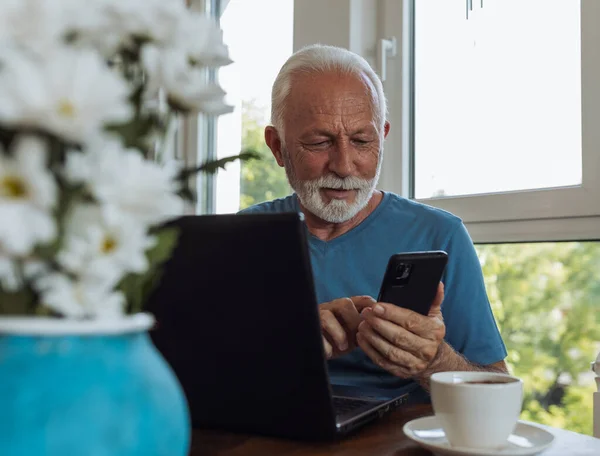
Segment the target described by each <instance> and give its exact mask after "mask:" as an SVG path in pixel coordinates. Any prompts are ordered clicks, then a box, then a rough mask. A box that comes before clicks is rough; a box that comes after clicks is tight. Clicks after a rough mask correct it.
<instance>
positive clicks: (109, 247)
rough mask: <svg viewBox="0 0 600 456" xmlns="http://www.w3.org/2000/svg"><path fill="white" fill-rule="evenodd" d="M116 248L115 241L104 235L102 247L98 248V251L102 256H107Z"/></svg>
mask: <svg viewBox="0 0 600 456" xmlns="http://www.w3.org/2000/svg"><path fill="white" fill-rule="evenodd" d="M116 248H117V240H116V239H115V238H114V237H112V236H111V235H109V234H108V235H106V236H105V237H104V240H103V241H102V245H101V247H100V251H101V252H102V253H104V254H108V253H111V252H114V251H115V249H116Z"/></svg>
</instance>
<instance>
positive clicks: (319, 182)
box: [271, 73, 389, 223]
mask: <svg viewBox="0 0 600 456" xmlns="http://www.w3.org/2000/svg"><path fill="white" fill-rule="evenodd" d="M366 81H367V79H366V78H364V79H363V78H359V77H357V76H355V75H340V74H339V73H330V74H318V75H315V74H303V75H299V76H295V77H294V79H293V80H292V91H291V93H290V95H289V96H288V98H287V103H286V106H287V107H286V111H285V113H284V134H285V138H281V140H282V143H281V144H280V151H279V153H277V151H276V150H274V149H273V147H271V148H272V149H273V151H274V153H275V156H276V158H277V161H278V163H279V164H280V165H283V166H285V171H286V174H287V177H288V180H289V181H290V185H291V186H292V188H293V189H294V191H295V192H296V193H297V194H298V197H299V198H300V201H301V202H302V204H303V206H304V207H305V208H306V209H308V210H309V211H310V212H311V213H313V214H314V215H316V216H317V217H319V218H320V219H322V220H325V221H327V222H330V223H342V222H345V221H347V220H349V219H351V218H352V217H354V216H355V215H356V214H357V213H358V212H359V211H360V210H361V209H362V208H364V207H365V206H366V204H367V203H368V202H369V200H370V198H371V196H372V194H373V191H374V189H375V186H376V185H377V180H378V177H379V171H380V167H381V154H380V151H381V150H382V141H383V138H384V136H385V134H387V130H388V128H389V127H388V125H387V124H386V126H385V129H384V131H381V126H380V125H378V124H377V123H376V122H377V121H376V116H375V109H378V107H377V105H376V104H375V103H376V102H375V98H374V93H375V91H374V89H372V88H370V86H369V85H368V83H367V82H366Z"/></svg>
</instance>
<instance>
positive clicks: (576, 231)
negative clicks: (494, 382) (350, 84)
mask: <svg viewBox="0 0 600 456" xmlns="http://www.w3.org/2000/svg"><path fill="white" fill-rule="evenodd" d="M469 3H472V5H473V9H472V10H469V11H467V8H468V5H469ZM482 3H483V7H482ZM382 8H383V11H382V12H380V17H383V21H382V29H381V30H380V35H379V36H380V37H386V38H387V37H390V36H395V37H396V38H397V39H398V40H399V46H398V47H399V49H400V54H401V55H400V58H397V59H395V60H389V61H388V62H387V64H388V65H387V73H388V74H387V76H388V77H387V79H386V81H385V82H384V85H385V90H386V94H387V96H388V99H389V110H390V116H389V117H390V121H391V123H392V130H391V133H390V135H389V136H388V140H387V141H386V155H385V158H384V171H383V173H382V177H383V179H382V182H381V183H382V187H383V188H385V189H387V190H392V191H396V192H397V193H400V194H402V195H404V196H407V197H411V198H415V199H418V200H419V201H421V202H424V203H426V204H430V205H433V206H437V207H440V208H442V209H445V210H448V211H450V212H452V213H454V214H456V215H458V216H460V217H461V218H462V219H463V220H464V221H465V223H466V225H467V228H468V230H469V233H470V234H471V237H472V238H473V240H474V241H475V242H476V249H477V252H478V255H479V257H480V261H481V264H482V269H483V272H484V276H485V280H486V287H487V291H488V296H489V298H490V302H491V304H492V308H493V310H494V315H495V318H496V320H497V322H498V325H499V328H500V331H501V333H502V336H503V339H504V341H505V343H506V345H507V349H508V352H509V355H508V358H507V361H508V363H509V364H510V368H511V370H512V371H513V372H514V373H516V374H517V375H519V376H521V377H523V378H524V379H525V385H526V392H525V393H526V394H525V400H524V410H523V414H522V418H524V419H529V420H532V421H536V422H541V423H545V424H550V425H553V426H556V427H561V428H566V429H570V430H574V431H578V432H583V433H586V434H591V426H592V410H591V403H592V401H591V395H592V392H593V391H594V389H595V385H594V383H593V376H592V373H591V372H590V371H589V365H590V364H589V363H590V361H592V360H593V359H594V358H595V355H596V354H597V353H598V351H599V350H600V314H599V313H598V302H600V287H599V286H598V283H600V282H599V279H600V277H599V276H598V271H599V270H600V242H598V241H599V240H600V154H598V152H597V151H598V149H599V148H600V134H599V133H600V130H599V129H598V128H597V125H596V124H597V119H598V118H600V116H599V114H600V112H597V110H598V107H599V106H600V104H599V103H600V86H598V84H597V81H598V80H600V54H599V53H598V51H597V46H596V44H595V43H596V42H597V40H598V35H597V30H598V24H599V23H600V2H596V1H594V0H579V1H577V0H484V1H483V2H480V1H478V0H473V1H472V2H467V1H465V0H428V1H427V2H421V1H419V0H405V1H404V2H396V1H395V0H384V2H383V6H382ZM467 12H468V16H469V17H468V19H467ZM541 241H545V242H541Z"/></svg>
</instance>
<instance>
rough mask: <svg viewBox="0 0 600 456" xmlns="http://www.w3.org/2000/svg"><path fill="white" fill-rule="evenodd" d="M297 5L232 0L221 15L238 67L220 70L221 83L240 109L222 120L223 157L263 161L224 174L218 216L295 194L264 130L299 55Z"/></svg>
mask: <svg viewBox="0 0 600 456" xmlns="http://www.w3.org/2000/svg"><path fill="white" fill-rule="evenodd" d="M223 3H225V2H223ZM293 6H294V3H293V0H231V1H229V2H227V5H226V7H225V9H224V11H223V15H222V16H221V27H222V29H223V39H224V40H225V43H226V44H227V45H228V46H229V51H230V55H231V59H232V60H233V61H234V63H233V64H231V65H228V66H226V67H223V68H221V69H220V70H219V80H220V82H221V84H222V86H223V88H224V89H225V91H226V92H227V95H228V102H229V103H230V104H232V105H234V106H235V111H234V112H233V113H232V114H228V115H225V116H222V117H220V118H219V124H218V128H217V156H218V157H219V158H220V157H225V156H228V155H235V154H238V153H239V152H240V151H241V150H246V149H252V150H254V151H257V152H259V153H260V154H261V155H262V157H263V158H262V159H261V160H253V161H250V162H245V163H243V164H240V163H239V162H238V163H231V164H229V165H228V166H227V170H226V171H224V172H221V171H220V172H219V174H218V176H217V189H216V198H217V207H216V211H217V213H226V212H237V211H238V210H239V209H242V208H245V207H247V206H249V205H252V204H255V203H259V202H262V201H265V200H268V199H272V198H277V197H281V196H285V195H288V194H289V193H290V189H289V187H288V184H287V179H286V177H285V172H284V171H283V169H282V168H279V167H278V166H277V163H276V162H275V159H274V158H273V156H272V154H271V152H270V150H269V148H268V147H267V146H266V145H265V143H264V139H263V132H264V127H265V126H266V125H268V124H269V120H270V110H271V86H272V85H273V82H274V81H275V77H276V76H277V73H278V72H279V69H280V68H281V66H282V65H283V64H284V62H285V61H286V59H287V58H288V57H289V56H290V55H291V54H292V52H293V44H292V40H293V30H294V26H293V25H294V23H293V19H294V8H293ZM274 18H276V19H274Z"/></svg>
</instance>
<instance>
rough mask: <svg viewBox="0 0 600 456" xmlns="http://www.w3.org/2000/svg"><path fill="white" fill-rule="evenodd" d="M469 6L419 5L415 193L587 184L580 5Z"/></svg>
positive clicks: (447, 2)
mask: <svg viewBox="0 0 600 456" xmlns="http://www.w3.org/2000/svg"><path fill="white" fill-rule="evenodd" d="M466 3H467V2H466V0H427V1H416V2H415V4H416V6H415V75H414V77H415V110H414V119H415V196H416V197H417V198H430V197H435V196H451V195H471V194H481V193H493V192H505V191H514V190H525V189H540V188H550V187H562V186H570V185H579V184H581V166H582V165H581V53H580V44H581V43H580V42H581V39H580V2H579V1H578V0H484V1H483V2H481V1H480V0H472V4H473V9H472V11H469V18H468V19H467V17H466V7H465V6H466ZM482 3H483V7H482Z"/></svg>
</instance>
